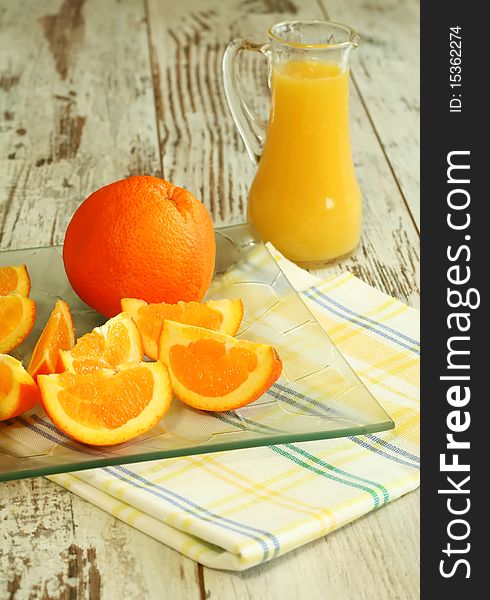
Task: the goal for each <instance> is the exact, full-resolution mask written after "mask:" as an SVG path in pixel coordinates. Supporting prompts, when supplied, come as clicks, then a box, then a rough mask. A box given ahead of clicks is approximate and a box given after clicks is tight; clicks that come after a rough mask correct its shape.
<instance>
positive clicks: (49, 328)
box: [27, 300, 75, 379]
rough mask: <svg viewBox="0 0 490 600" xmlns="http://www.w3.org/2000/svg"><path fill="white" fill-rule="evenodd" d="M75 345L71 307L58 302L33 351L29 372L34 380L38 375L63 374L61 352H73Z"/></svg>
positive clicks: (60, 301) (61, 301)
mask: <svg viewBox="0 0 490 600" xmlns="http://www.w3.org/2000/svg"><path fill="white" fill-rule="evenodd" d="M74 345H75V329H74V327H73V319H72V316H71V313H70V307H69V306H68V304H67V303H66V302H63V300H57V301H56V304H55V305H54V309H53V312H52V313H51V316H50V317H49V319H48V322H47V323H46V327H45V328H44V330H43V332H42V333H41V335H40V336H39V339H38V340H37V343H36V345H35V347H34V350H33V351H32V356H31V360H30V362H29V366H28V367H27V370H28V371H29V373H30V374H31V375H32V377H33V378H34V379H36V378H37V376H38V375H49V374H50V373H61V371H64V366H63V363H62V362H61V359H60V355H59V353H60V350H71V349H72V348H73V346H74Z"/></svg>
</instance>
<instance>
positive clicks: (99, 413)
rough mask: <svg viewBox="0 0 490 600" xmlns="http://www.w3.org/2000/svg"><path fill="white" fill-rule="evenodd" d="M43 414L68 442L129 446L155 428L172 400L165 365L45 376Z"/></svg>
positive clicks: (42, 393) (42, 390)
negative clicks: (128, 443)
mask: <svg viewBox="0 0 490 600" xmlns="http://www.w3.org/2000/svg"><path fill="white" fill-rule="evenodd" d="M38 381H39V388H40V390H41V396H42V403H43V406H44V409H45V411H46V413H47V414H48V416H49V417H50V419H51V420H52V421H53V423H54V424H55V425H56V426H57V427H58V429H60V430H61V431H62V432H63V433H65V434H66V435H68V436H69V437H71V438H73V439H75V440H77V441H79V442H82V443H85V444H92V445H94V446H110V445H113V444H120V443H122V442H126V441H127V440H130V439H132V438H134V437H136V436H138V435H140V434H142V433H145V432H146V431H148V430H149V429H151V428H152V427H154V426H155V425H156V424H157V423H158V421H160V419H161V418H162V417H163V416H164V415H165V413H166V412H167V411H168V409H169V407H170V403H171V401H172V388H171V385H170V379H169V376H168V371H167V369H166V368H165V365H162V364H161V363H158V362H156V363H140V364H134V363H129V364H126V365H121V366H120V367H118V369H117V371H110V370H108V369H100V370H98V371H95V372H93V373H84V374H75V373H68V372H65V373H61V374H58V375H40V376H39V378H38Z"/></svg>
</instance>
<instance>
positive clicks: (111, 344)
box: [60, 313, 143, 373]
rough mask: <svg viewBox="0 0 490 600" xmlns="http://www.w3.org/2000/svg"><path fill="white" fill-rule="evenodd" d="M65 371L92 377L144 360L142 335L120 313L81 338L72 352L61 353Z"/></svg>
mask: <svg viewBox="0 0 490 600" xmlns="http://www.w3.org/2000/svg"><path fill="white" fill-rule="evenodd" d="M60 358H61V362H62V364H63V367H64V369H65V370H67V371H70V372H71V373H91V372H93V371H96V370H97V369H114V368H115V367H117V366H118V365H121V364H123V363H129V362H140V361H142V360H143V342H142V340H141V334H140V332H139V329H138V327H137V326H136V324H135V322H134V321H133V319H132V318H131V316H130V315H128V314H126V313H120V314H119V315H117V316H116V317H113V318H112V319H109V321H107V322H106V323H104V325H102V326H101V327H95V329H93V330H92V331H91V332H90V333H87V334H85V335H82V337H81V338H79V339H78V340H77V343H76V344H75V346H74V347H73V348H72V349H71V350H62V351H61V352H60Z"/></svg>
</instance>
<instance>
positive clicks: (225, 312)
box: [121, 298, 243, 360]
mask: <svg viewBox="0 0 490 600" xmlns="http://www.w3.org/2000/svg"><path fill="white" fill-rule="evenodd" d="M121 308H122V310H123V311H125V312H128V313H129V314H130V315H131V316H132V317H133V319H134V321H135V323H136V325H138V327H139V330H140V331H141V336H142V338H143V346H144V349H145V354H146V356H148V358H151V359H153V360H157V355H158V340H159V338H160V334H161V332H162V326H163V321H164V319H170V320H171V321H177V322H178V323H186V324H187V325H196V326H199V327H205V328H206V329H213V330H214V331H219V332H221V333H226V334H227V335H235V333H236V332H237V331H238V329H239V327H240V323H241V322H242V318H243V302H242V301H241V300H240V299H234V300H228V299H223V300H209V301H208V302H203V303H200V302H177V304H166V303H165V302H161V303H160V304H147V303H146V302H145V301H144V300H136V299H135V298H123V299H122V300H121Z"/></svg>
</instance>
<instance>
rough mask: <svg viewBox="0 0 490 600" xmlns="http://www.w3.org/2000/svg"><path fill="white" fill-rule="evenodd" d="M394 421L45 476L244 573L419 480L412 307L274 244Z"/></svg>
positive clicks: (212, 563) (201, 558) (206, 559)
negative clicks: (315, 272) (318, 273)
mask: <svg viewBox="0 0 490 600" xmlns="http://www.w3.org/2000/svg"><path fill="white" fill-rule="evenodd" d="M272 252H273V255H274V257H275V258H276V260H278V262H279V264H280V266H281V267H282V269H283V271H285V273H286V275H287V276H288V278H289V279H290V281H291V283H293V285H294V286H295V287H296V289H298V290H302V291H301V293H302V296H303V298H304V300H305V301H306V303H307V304H308V306H309V308H310V309H311V311H312V312H313V313H314V315H315V317H316V318H317V319H318V321H319V322H320V324H321V325H322V327H324V329H325V330H326V331H327V333H328V334H329V336H330V337H331V339H332V340H333V342H334V343H335V344H336V345H337V347H338V348H339V349H340V350H341V352H342V353H343V354H344V356H345V357H346V359H347V360H348V361H349V363H350V365H351V366H352V367H353V369H354V370H355V371H356V372H357V373H358V375H359V376H360V378H361V379H362V380H363V382H364V383H365V384H366V385H367V387H368V388H369V389H370V391H371V392H372V393H373V394H374V395H375V397H376V398H377V400H378V401H379V402H380V403H381V404H382V406H383V407H384V408H385V410H386V411H387V412H388V414H389V415H390V416H391V418H392V419H393V420H394V421H395V424H396V427H395V429H392V430H390V431H387V432H384V433H379V434H368V435H363V436H356V437H349V438H339V439H331V440H322V441H315V442H307V443H294V444H284V445H277V446H268V447H259V448H251V449H246V450H234V451H230V452H219V453H214V454H204V455H199V456H188V457H183V458H176V459H167V460H159V461H154V462H145V463H139V464H132V465H123V466H113V467H107V468H100V469H93V470H89V471H80V472H76V473H71V474H63V475H53V476H50V477H49V479H51V480H52V481H54V482H56V483H58V484H60V485H62V486H63V487H65V488H67V489H69V490H71V491H72V492H74V493H76V494H78V495H79V496H81V497H82V498H85V499H86V500H88V501H89V502H92V503H93V504H95V505H96V506H98V507H100V508H102V509H103V510H106V511H107V512H109V513H111V514H112V515H114V516H115V517H117V518H119V519H121V520H123V521H124V522H126V523H128V524H130V525H132V526H133V527H136V528H137V529H139V530H141V531H143V532H145V533H147V534H148V535H150V536H152V537H154V538H156V539H158V540H160V541H161V542H163V543H165V544H167V545H169V546H171V547H172V548H175V549H176V550H178V551H179V552H182V553H183V554H185V555H186V556H188V557H190V558H191V559H193V560H195V561H197V562H199V563H202V564H203V565H206V566H208V567H212V568H216V569H228V570H237V571H239V570H244V569H247V568H249V567H252V566H254V565H257V564H259V563H261V562H264V561H267V560H270V559H273V558H275V557H277V556H280V555H282V554H284V553H286V552H288V551H289V550H292V549H294V548H297V547H298V546H301V545H302V544H306V543H307V542H310V541H312V540H314V539H316V538H319V537H321V536H324V535H325V534H327V533H329V532H330V531H333V530H335V529H337V528H339V527H342V525H345V524H346V523H349V522H350V521H353V520H354V519H357V518H358V517H360V516H362V515H364V514H365V513H367V512H369V511H371V510H373V509H376V508H379V507H381V506H383V505H384V504H386V503H387V502H389V501H391V500H394V499H395V498H398V497H400V496H402V495H403V494H406V493H407V492H409V491H411V490H413V489H414V488H416V487H417V486H418V484H419V342H418V339H419V333H418V328H419V313H418V311H416V310H414V309H412V308H409V307H408V306H407V305H405V304H403V303H401V302H399V301H397V300H395V299H394V298H390V297H388V296H386V295H384V294H382V293H381V292H379V291H377V290H375V289H373V288H371V287H370V286H368V285H366V284H365V283H363V282H361V281H360V280H359V279H357V278H356V277H354V276H353V275H352V274H348V273H346V274H343V275H340V276H336V277H333V278H330V279H327V280H324V281H320V280H319V279H317V278H315V277H313V276H312V275H310V274H308V273H306V272H305V271H302V270H301V269H298V268H297V267H295V266H294V265H292V264H291V263H289V262H288V261H286V260H285V259H284V258H283V257H281V256H280V255H279V254H278V253H277V252H275V251H274V250H273V251H272Z"/></svg>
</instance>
